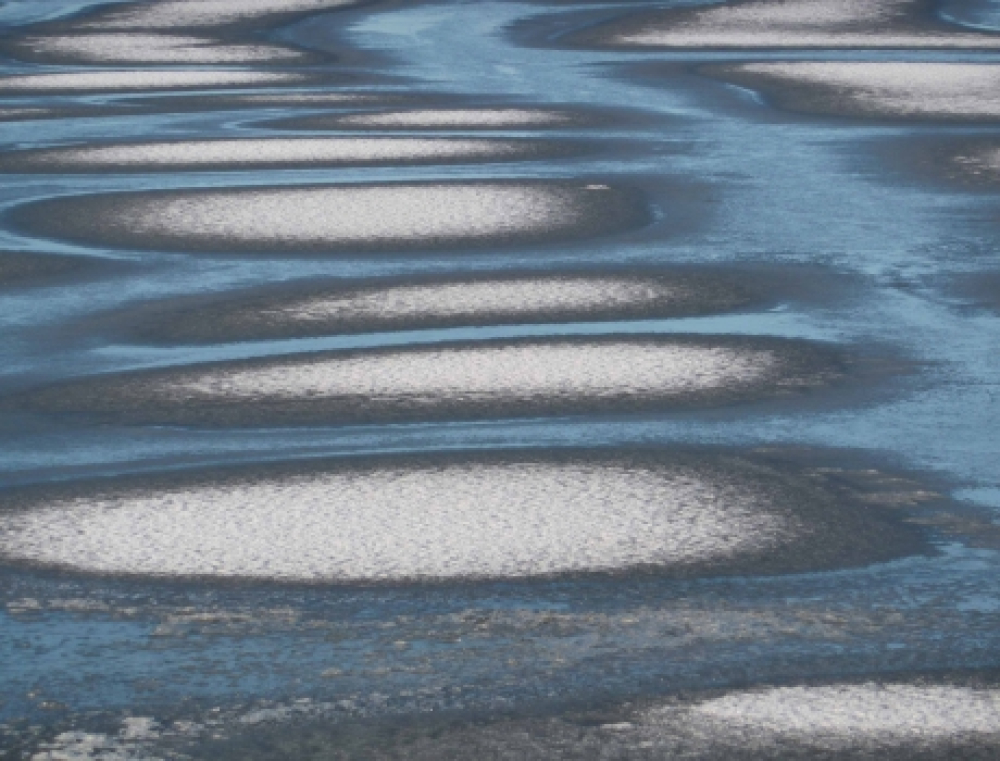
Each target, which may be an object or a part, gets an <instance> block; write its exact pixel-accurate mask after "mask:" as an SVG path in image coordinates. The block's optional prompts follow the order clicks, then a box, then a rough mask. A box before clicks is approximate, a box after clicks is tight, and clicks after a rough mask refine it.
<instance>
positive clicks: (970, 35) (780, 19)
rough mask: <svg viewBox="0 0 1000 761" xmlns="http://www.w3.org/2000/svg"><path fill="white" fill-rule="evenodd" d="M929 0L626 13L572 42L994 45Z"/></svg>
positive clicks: (786, 0)
mask: <svg viewBox="0 0 1000 761" xmlns="http://www.w3.org/2000/svg"><path fill="white" fill-rule="evenodd" d="M934 10H935V3H933V2H931V0H744V1H743V2H732V3H724V4H713V5H710V6H708V7H694V8H676V9H668V10H656V11H646V12H640V13H636V14H631V15H626V16H624V17H623V18H620V19H616V20H614V21H612V22H609V23H607V24H603V25H601V24H599V25H596V26H591V27H588V28H587V29H586V31H584V32H581V33H579V34H577V35H575V36H574V38H573V39H574V40H575V42H577V43H578V44H590V45H599V46H602V47H603V46H608V47H615V48H662V49H684V50H693V49H699V50H704V49H754V48H762V49H763V48H767V49H776V48H777V49H808V48H830V49H845V48H854V49H891V48H910V49H914V48H916V49H924V48H930V49H935V50H937V49H965V50H969V49H972V50H979V49H996V48H1000V35H997V34H991V33H989V32H982V31H976V30H969V29H963V28H962V27H959V26H955V25H952V24H948V23H946V22H944V21H942V20H941V19H940V18H939V17H937V16H936V14H935V12H934Z"/></svg>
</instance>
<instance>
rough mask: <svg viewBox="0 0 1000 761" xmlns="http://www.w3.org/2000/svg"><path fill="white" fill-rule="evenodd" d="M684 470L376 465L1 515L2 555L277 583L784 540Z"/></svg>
mask: <svg viewBox="0 0 1000 761" xmlns="http://www.w3.org/2000/svg"><path fill="white" fill-rule="evenodd" d="M729 479H730V477H726V476H722V475H718V474H712V473H709V475H704V474H702V473H700V472H698V471H695V470H689V469H684V468H670V469H667V468H664V469H635V468H626V467H624V466H621V465H612V464H545V463H538V464H531V463H528V464H504V465H464V466H456V465H452V466H438V467H425V468H410V469H392V468H387V469H384V470H379V471H375V472H369V473H331V474H318V475H312V476H299V477H294V478H287V479H284V480H271V481H264V482H256V483H247V484H242V485H241V484H232V483H229V484H226V485H224V486H219V487H213V486H199V487H191V488H180V489H173V490H170V491H166V492H162V493H151V494H148V495H137V496H131V497H125V498H122V499H83V498H81V499H70V500H66V501H63V502H59V503H56V504H52V505H50V506H47V507H44V508H40V509H34V510H31V511H29V512H25V513H21V514H18V515H17V516H11V515H9V514H4V517H3V518H2V520H3V522H4V523H5V524H6V525H5V529H6V530H5V531H4V532H3V533H0V553H2V554H3V555H4V556H6V557H7V558H15V559H19V560H29V561H35V562H43V563H55V564H59V565H63V566H69V567H72V568H76V569H79V570H85V571H93V572H110V573H134V574H150V575H207V576H247V577H265V578H274V579H281V580H289V581H292V580H341V581H348V580H394V579H418V578H454V577H468V576H472V577H523V576H533V575H541V574H549V573H558V572H568V571H599V570H615V569H622V568H628V567H632V566H636V565H642V564H665V565H671V564H691V563H697V562H712V561H718V560H723V559H727V558H732V557H738V556H740V555H743V554H748V553H758V552H761V551H763V550H767V549H769V548H772V547H776V546H778V545H780V544H782V543H785V542H788V541H793V540H794V538H795V535H796V533H797V530H798V529H797V527H796V526H795V525H794V521H792V520H791V519H789V518H786V517H784V516H779V515H777V514H774V513H772V512H769V511H768V502H767V499H766V498H765V497H764V496H763V495H758V494H757V493H756V485H755V484H753V483H745V482H741V481H740V480H739V479H734V480H732V481H730V480H729Z"/></svg>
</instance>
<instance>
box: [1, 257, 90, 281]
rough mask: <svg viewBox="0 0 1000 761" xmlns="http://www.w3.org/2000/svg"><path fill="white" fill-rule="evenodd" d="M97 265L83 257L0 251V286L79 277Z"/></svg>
mask: <svg viewBox="0 0 1000 761" xmlns="http://www.w3.org/2000/svg"><path fill="white" fill-rule="evenodd" d="M95 268H99V265H98V264H97V263H96V262H94V261H91V260H88V259H86V258H84V257H73V256H59V255H57V254H31V253H26V252H20V251H0V286H9V285H17V286H22V285H34V284H37V283H44V282H45V281H47V280H49V281H51V280H58V279H60V278H66V277H72V276H74V275H76V276H79V275H82V274H84V273H85V272H86V271H87V270H88V269H90V270H92V269H95Z"/></svg>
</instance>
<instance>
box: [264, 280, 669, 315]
mask: <svg viewBox="0 0 1000 761" xmlns="http://www.w3.org/2000/svg"><path fill="white" fill-rule="evenodd" d="M685 294H686V292H685V290H684V289H683V288H681V287H679V286H671V285H667V284H665V283H660V282H657V281H653V280H649V279H647V278H641V277H548V278H545V277H524V278H517V279H510V280H496V281H482V282H468V283H441V284H433V285H431V284H428V285H400V286H395V287H391V288H382V289H378V290H372V291H364V292H360V293H351V294H347V295H344V296H342V297H340V296H323V297H314V298H310V299H306V300H303V301H300V302H298V303H291V304H289V305H288V306H286V307H282V308H280V309H270V310H267V311H266V312H265V314H267V315H269V316H273V317H274V318H276V319H280V320H288V321H292V322H300V321H301V322H310V321H314V320H329V319H337V318H341V319H352V320H353V319H356V320H365V319H393V318H408V317H427V316H441V317H465V316H468V317H470V318H473V317H475V316H477V315H482V314H509V315H518V314H524V313H529V314H530V313H559V312H573V311H578V310H587V309H596V308H606V309H614V308H616V307H626V306H637V307H641V306H644V305H647V304H654V303H658V302H661V301H663V300H667V299H671V298H675V299H676V298H681V297H683V296H684V295H685Z"/></svg>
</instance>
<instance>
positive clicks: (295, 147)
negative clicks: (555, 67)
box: [26, 138, 525, 169]
mask: <svg viewBox="0 0 1000 761" xmlns="http://www.w3.org/2000/svg"><path fill="white" fill-rule="evenodd" d="M524 152H525V146H523V145H520V144H518V143H513V142H510V141H503V140H469V139H464V140H463V139H454V140H452V139H420V138H265V139H260V140H255V139H243V140H185V141H174V142H164V143H134V144H127V143H124V144H116V145H97V146H85V147H81V148H73V149H57V150H53V151H39V152H37V153H32V154H29V156H28V157H26V158H27V163H28V164H32V165H39V166H45V165H48V164H55V165H61V166H72V167H78V168H88V167H92V168H109V169H111V168H114V167H115V166H120V167H129V166H148V165H153V166H156V165H163V166H171V167H179V166H189V167H197V166H199V165H213V164H233V165H241V166H253V165H255V164H274V163H284V162H287V163H292V164H304V165H309V164H311V163H323V162H326V163H353V162H362V163H363V162H381V161H408V160H427V159H489V158H503V157H510V156H517V155H521V154H523V153H524Z"/></svg>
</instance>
